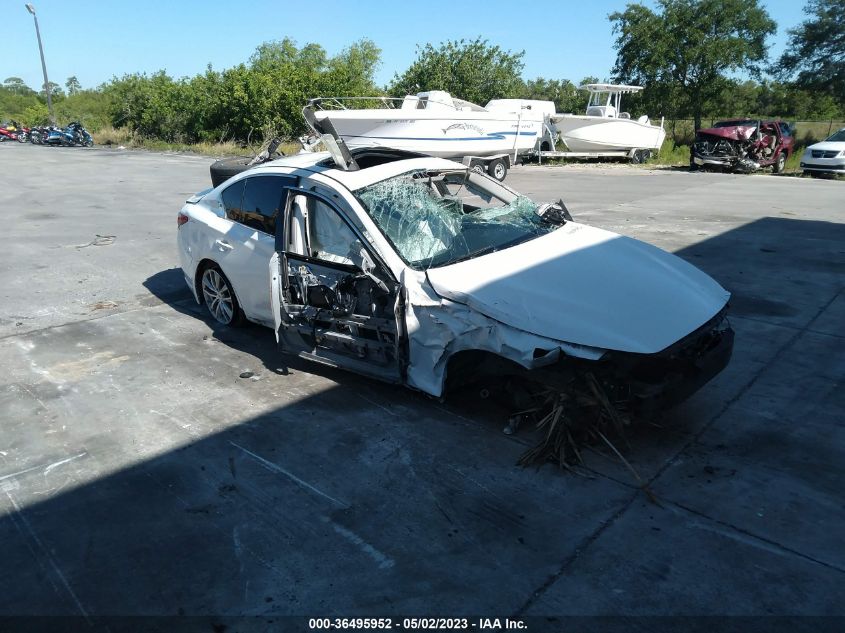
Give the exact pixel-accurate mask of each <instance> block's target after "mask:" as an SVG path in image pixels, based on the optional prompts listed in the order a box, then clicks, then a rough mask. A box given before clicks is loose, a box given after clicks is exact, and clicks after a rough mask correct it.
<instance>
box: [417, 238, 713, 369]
mask: <svg viewBox="0 0 845 633" xmlns="http://www.w3.org/2000/svg"><path fill="white" fill-rule="evenodd" d="M427 275H428V280H429V283H430V284H431V286H432V288H433V289H434V291H435V292H436V293H437V294H438V295H440V296H441V297H443V298H446V299H449V300H451V301H456V302H458V303H462V304H465V305H467V306H469V307H471V308H473V309H475V310H478V311H479V312H481V313H482V314H485V315H486V316H488V317H490V318H493V319H495V320H497V321H500V322H502V323H505V324H507V325H510V326H512V327H514V328H518V329H521V330H523V331H526V332H530V333H532V334H536V335H539V336H544V337H547V338H551V339H554V340H558V341H564V342H567V343H575V344H580V345H589V346H592V347H600V348H603V349H611V350H619V351H624V352H638V353H644V354H652V353H655V352H659V351H661V350H663V349H665V348H666V347H668V346H669V345H671V344H672V343H675V342H676V341H678V340H679V339H681V338H683V337H684V336H686V335H687V334H689V333H691V332H693V331H694V330H696V329H697V328H699V327H701V326H702V325H703V324H704V323H706V322H707V321H708V320H709V319H711V318H712V317H713V316H714V315H716V314H717V313H718V312H719V311H720V310H721V309H722V308H723V307H724V306H725V304H726V303H727V301H728V299H729V298H730V293H729V292H727V291H726V290H725V289H724V288H722V287H721V286H720V285H719V284H717V283H716V282H715V281H713V279H711V278H710V277H708V276H707V275H706V274H704V273H703V272H701V271H700V270H698V269H697V268H695V267H694V266H692V265H690V264H688V263H687V262H685V261H684V260H682V259H680V258H679V257H676V256H674V255H671V254H669V253H667V252H665V251H662V250H660V249H659V248H657V247H655V246H651V245H649V244H645V243H644V242H640V241H637V240H634V239H631V238H628V237H623V236H621V235H617V234H615V233H611V232H609V231H604V230H601V229H597V228H593V227H589V226H585V225H583V224H578V223H576V222H569V223H567V224H565V225H564V226H562V227H561V228H559V229H557V230H556V231H552V232H551V233H548V234H546V235H544V236H542V237H538V238H536V239H534V240H530V241H528V242H524V243H522V244H519V245H517V246H513V247H511V248H507V249H504V250H501V251H498V252H495V253H490V254H489V255H484V256H482V257H477V258H475V259H470V260H466V261H463V262H458V263H456V264H452V265H449V266H443V267H440V268H432V269H430V270H428V272H427Z"/></svg>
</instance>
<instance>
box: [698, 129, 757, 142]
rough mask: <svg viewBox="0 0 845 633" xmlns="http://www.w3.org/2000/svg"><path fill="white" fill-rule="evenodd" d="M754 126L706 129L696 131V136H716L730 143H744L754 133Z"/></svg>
mask: <svg viewBox="0 0 845 633" xmlns="http://www.w3.org/2000/svg"><path fill="white" fill-rule="evenodd" d="M754 129H755V128H754V126H751V125H732V126H726V127H708V128H704V129H701V130H698V132H697V133H696V134H698V135H699V136H718V137H721V138H727V139H730V140H732V141H746V140H748V139H749V138H750V137H751V134H752V133H753V132H754Z"/></svg>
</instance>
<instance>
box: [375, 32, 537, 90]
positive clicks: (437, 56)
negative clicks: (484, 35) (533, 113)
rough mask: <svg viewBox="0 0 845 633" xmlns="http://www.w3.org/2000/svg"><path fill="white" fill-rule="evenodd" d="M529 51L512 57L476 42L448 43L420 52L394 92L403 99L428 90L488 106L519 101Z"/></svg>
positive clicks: (393, 86)
mask: <svg viewBox="0 0 845 633" xmlns="http://www.w3.org/2000/svg"><path fill="white" fill-rule="evenodd" d="M524 55H525V51H520V52H518V53H512V52H510V51H505V50H502V49H501V48H499V47H498V46H493V45H491V44H489V43H488V42H487V40H482V39H481V38H476V39H474V40H472V41H466V40H460V41H448V42H445V43H441V44H440V46H439V47H438V48H435V47H434V46H432V45H431V44H426V45H425V46H423V47H422V48H419V47H418V48H417V59H416V60H415V61H414V63H413V64H411V66H410V67H409V68H408V69H407V70H406V71H405V72H404V73H402V74H401V75H399V74H397V75H395V76H394V77H393V81H392V83H391V85H390V88H389V90H390V92H391V93H394V94H395V95H398V96H402V95H405V94H413V93H415V92H421V91H427V90H446V91H447V92H449V93H451V94H452V95H453V96H455V97H458V98H461V99H466V100H467V101H472V102H473V103H477V104H479V105H484V104H485V103H487V102H488V101H489V100H490V99H494V98H496V97H519V95H520V94H521V93H523V90H524V84H523V81H522V78H521V77H520V75H521V73H522V69H523V66H524V64H523V62H522V58H523V56H524Z"/></svg>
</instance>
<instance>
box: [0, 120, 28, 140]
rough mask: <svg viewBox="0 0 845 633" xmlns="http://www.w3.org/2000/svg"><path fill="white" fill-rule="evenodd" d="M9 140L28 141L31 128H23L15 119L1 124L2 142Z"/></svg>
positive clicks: (0, 135)
mask: <svg viewBox="0 0 845 633" xmlns="http://www.w3.org/2000/svg"><path fill="white" fill-rule="evenodd" d="M7 140H8V141H18V142H19V143H26V142H27V141H28V140H29V128H27V127H23V128H22V127H20V126H19V125H18V124H17V122H15V121H12V122H11V123H7V124H5V125H3V126H0V142H2V141H7Z"/></svg>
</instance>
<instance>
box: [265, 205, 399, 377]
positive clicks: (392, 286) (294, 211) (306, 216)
mask: <svg viewBox="0 0 845 633" xmlns="http://www.w3.org/2000/svg"><path fill="white" fill-rule="evenodd" d="M275 251H276V252H275V253H274V255H273V257H272V259H271V262H270V275H271V288H270V290H271V304H272V306H273V313H274V320H275V326H276V339H277V341H278V342H279V344H280V345H281V347H282V348H283V349H284V350H285V351H287V352H290V353H295V354H298V355H300V356H302V357H304V358H309V359H312V360H317V361H319V362H323V363H326V364H329V365H332V366H337V367H343V368H345V369H350V370H352V371H355V372H358V373H361V374H365V375H369V376H373V377H375V378H379V379H381V380H387V381H390V382H401V381H402V380H403V373H404V367H405V364H406V363H405V358H406V351H405V350H406V346H405V343H404V340H405V336H404V332H403V331H401V330H400V324H402V323H404V315H403V307H402V303H401V302H402V296H401V293H400V285H399V284H398V283H397V282H396V281H395V279H394V278H393V277H392V275H391V274H390V273H389V272H388V270H387V267H386V266H384V265H383V264H382V263H381V262H380V259H379V258H378V257H377V256H376V255H375V254H374V253H373V252H372V250H371V249H370V248H369V247H368V246H365V242H364V240H363V239H362V238H361V237H360V231H359V230H358V229H356V228H355V227H354V224H353V223H352V222H350V220H349V217H348V215H347V214H345V213H344V212H342V211H341V210H340V209H339V208H338V206H337V205H336V204H334V203H333V202H332V201H331V199H330V198H329V196H328V195H320V194H318V193H316V192H314V191H313V190H311V191H308V192H304V191H303V190H302V189H300V190H297V191H291V192H290V194H289V195H288V200H287V205H286V212H285V216H284V218H283V220H282V221H281V222H278V223H277V232H276V247H275Z"/></svg>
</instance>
